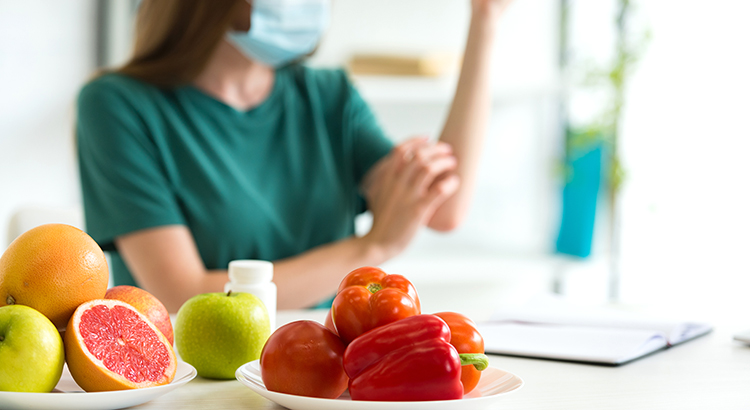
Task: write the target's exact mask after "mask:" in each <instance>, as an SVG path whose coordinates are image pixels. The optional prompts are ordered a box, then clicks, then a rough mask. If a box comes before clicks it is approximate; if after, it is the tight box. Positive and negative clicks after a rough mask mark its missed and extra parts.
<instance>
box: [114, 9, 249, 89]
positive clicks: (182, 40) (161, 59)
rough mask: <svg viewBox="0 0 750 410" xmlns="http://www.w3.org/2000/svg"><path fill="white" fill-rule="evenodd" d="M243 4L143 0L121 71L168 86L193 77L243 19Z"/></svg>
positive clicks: (152, 82) (119, 70) (187, 80)
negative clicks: (129, 54)
mask: <svg viewBox="0 0 750 410" xmlns="http://www.w3.org/2000/svg"><path fill="white" fill-rule="evenodd" d="M243 5H245V6H246V5H247V3H246V2H245V0H143V3H142V4H141V6H140V8H139V10H138V16H137V18H136V28H135V47H134V49H133V56H132V57H131V59H130V61H128V62H127V63H126V64H125V65H124V66H123V67H121V68H119V69H118V70H115V72H118V73H121V74H125V75H128V76H131V77H135V78H138V79H140V80H143V81H146V82H149V83H151V84H154V85H157V86H162V87H171V86H176V85H181V84H185V83H188V82H190V81H191V80H193V79H194V78H195V77H196V76H197V75H198V74H200V72H201V71H202V70H203V68H204V67H205V66H206V63H207V62H208V60H209V58H210V57H211V54H212V53H213V51H214V49H215V48H216V46H217V45H218V44H219V42H220V41H221V39H222V38H223V37H224V34H225V33H226V31H227V30H228V29H229V28H231V27H233V26H236V25H237V22H236V21H235V19H236V16H237V14H238V10H239V7H241V6H243ZM235 28H236V27H235Z"/></svg>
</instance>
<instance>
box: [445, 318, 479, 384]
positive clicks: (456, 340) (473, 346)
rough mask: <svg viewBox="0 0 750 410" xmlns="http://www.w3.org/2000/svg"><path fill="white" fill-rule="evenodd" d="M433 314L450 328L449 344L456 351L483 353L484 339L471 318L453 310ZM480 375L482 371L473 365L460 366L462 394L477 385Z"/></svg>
mask: <svg viewBox="0 0 750 410" xmlns="http://www.w3.org/2000/svg"><path fill="white" fill-rule="evenodd" d="M435 316H437V317H439V318H441V319H443V320H445V323H447V324H448V327H450V328H451V344H452V345H453V347H455V348H456V350H457V351H458V353H484V339H483V338H482V335H481V334H479V331H478V330H477V327H476V324H475V323H474V321H473V320H471V319H469V318H468V317H466V316H464V315H462V314H460V313H455V312H441V313H435ZM481 375H482V372H480V371H479V370H477V369H476V368H475V367H474V366H473V365H470V364H469V365H466V366H461V383H463V385H464V394H466V393H468V392H470V391H472V390H474V388H475V387H477V383H479V377H480V376H481Z"/></svg>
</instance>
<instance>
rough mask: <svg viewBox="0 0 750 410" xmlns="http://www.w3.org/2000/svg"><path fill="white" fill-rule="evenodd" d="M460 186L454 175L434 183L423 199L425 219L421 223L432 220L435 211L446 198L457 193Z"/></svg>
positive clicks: (458, 179) (459, 181) (457, 178)
mask: <svg viewBox="0 0 750 410" xmlns="http://www.w3.org/2000/svg"><path fill="white" fill-rule="evenodd" d="M460 185H461V179H460V178H459V177H458V175H456V174H449V175H446V176H443V177H442V178H441V179H439V180H437V181H435V183H434V184H433V185H432V186H431V187H430V190H429V191H428V192H427V195H426V196H425V197H424V199H423V206H424V217H425V219H424V220H423V221H425V222H426V221H428V220H429V219H430V218H432V215H433V214H434V213H435V210H437V208H438V207H439V206H440V205H442V204H443V203H444V202H445V201H446V200H447V199H448V198H450V197H451V196H453V194H455V193H456V191H458V188H459V187H460Z"/></svg>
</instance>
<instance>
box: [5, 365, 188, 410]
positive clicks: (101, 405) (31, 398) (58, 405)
mask: <svg viewBox="0 0 750 410" xmlns="http://www.w3.org/2000/svg"><path fill="white" fill-rule="evenodd" d="M197 374H198V373H197V372H196V371H195V368H194V367H193V366H191V365H189V364H187V363H185V362H181V361H177V373H176V374H175V376H174V380H172V383H169V384H167V385H164V386H157V387H146V388H143V389H134V390H118V391H106V392H96V393H86V392H84V391H83V390H82V389H81V388H80V387H78V385H77V384H76V382H75V381H74V380H73V377H72V376H71V375H70V372H68V366H67V365H66V366H65V369H64V370H63V374H62V377H61V378H60V382H58V383H57V386H55V391H53V392H52V393H17V392H4V391H0V409H3V410H6V409H7V410H16V409H18V410H89V409H91V410H95V409H96V410H110V409H122V408H125V407H130V406H135V405H138V404H142V403H145V402H147V401H151V400H153V399H155V398H157V397H159V396H161V395H163V394H166V393H168V392H170V391H172V390H174V389H176V388H178V387H180V386H182V385H184V384H185V383H187V382H189V381H190V380H193V379H194V378H195V376H196V375H197Z"/></svg>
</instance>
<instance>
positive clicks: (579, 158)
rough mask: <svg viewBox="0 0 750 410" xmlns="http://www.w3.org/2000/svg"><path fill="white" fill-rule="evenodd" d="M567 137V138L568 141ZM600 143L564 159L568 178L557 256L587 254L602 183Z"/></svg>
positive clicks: (583, 256)
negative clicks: (560, 254)
mask: <svg viewBox="0 0 750 410" xmlns="http://www.w3.org/2000/svg"><path fill="white" fill-rule="evenodd" d="M570 137H571V136H570V134H568V138H570ZM602 151H603V149H602V142H601V141H598V142H596V143H594V144H591V146H589V147H586V148H585V149H583V148H578V149H577V150H576V152H575V155H570V154H569V156H568V158H567V159H566V165H567V168H568V170H569V178H568V180H567V182H566V184H565V187H564V188H563V195H562V220H561V222H560V233H559V234H558V237H557V252H558V253H563V254H567V255H573V256H578V257H581V258H585V257H587V256H589V255H590V254H591V243H592V241H593V236H594V225H595V222H596V208H597V203H598V200H599V189H600V187H601V182H602Z"/></svg>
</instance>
